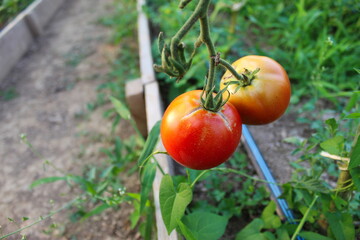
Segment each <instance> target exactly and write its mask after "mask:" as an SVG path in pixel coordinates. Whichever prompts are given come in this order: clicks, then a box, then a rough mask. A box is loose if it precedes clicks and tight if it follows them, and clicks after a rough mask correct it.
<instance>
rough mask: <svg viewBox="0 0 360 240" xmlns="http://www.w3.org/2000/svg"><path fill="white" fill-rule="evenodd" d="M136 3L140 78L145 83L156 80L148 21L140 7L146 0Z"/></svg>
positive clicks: (139, 0)
mask: <svg viewBox="0 0 360 240" xmlns="http://www.w3.org/2000/svg"><path fill="white" fill-rule="evenodd" d="M137 3H138V4H137V9H138V39H139V54H140V71H141V80H142V81H143V84H147V83H151V82H154V81H156V78H155V73H154V69H153V59H152V55H151V39H150V30H149V22H148V19H147V17H146V15H145V13H144V12H143V11H142V8H143V6H145V4H146V2H145V0H138V2H137Z"/></svg>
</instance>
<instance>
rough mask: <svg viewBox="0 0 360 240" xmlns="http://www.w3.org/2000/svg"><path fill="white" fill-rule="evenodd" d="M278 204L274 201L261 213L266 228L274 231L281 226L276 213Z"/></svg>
mask: <svg viewBox="0 0 360 240" xmlns="http://www.w3.org/2000/svg"><path fill="white" fill-rule="evenodd" d="M275 210H276V204H275V202H274V201H271V202H269V204H268V205H267V206H266V207H265V209H264V210H263V212H262V213H261V219H262V220H263V221H264V228H266V229H273V228H278V227H280V226H281V220H280V218H279V216H276V215H275V214H274V213H275Z"/></svg>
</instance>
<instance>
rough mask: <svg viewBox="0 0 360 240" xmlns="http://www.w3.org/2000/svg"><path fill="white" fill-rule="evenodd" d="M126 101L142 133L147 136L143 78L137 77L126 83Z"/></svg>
mask: <svg viewBox="0 0 360 240" xmlns="http://www.w3.org/2000/svg"><path fill="white" fill-rule="evenodd" d="M125 95H126V102H127V105H128V106H129V108H130V112H131V115H132V117H133V119H134V120H135V122H136V126H137V127H138V128H139V130H140V132H141V134H142V135H143V136H144V137H146V136H147V127H146V110H145V98H144V87H143V84H142V81H141V79H140V78H139V79H135V80H131V81H128V82H126V84H125Z"/></svg>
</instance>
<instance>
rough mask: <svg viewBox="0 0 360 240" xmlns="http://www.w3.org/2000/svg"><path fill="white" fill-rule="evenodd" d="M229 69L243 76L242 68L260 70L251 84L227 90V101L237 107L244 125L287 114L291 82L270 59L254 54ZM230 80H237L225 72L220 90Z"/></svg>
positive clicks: (271, 120)
mask: <svg viewBox="0 0 360 240" xmlns="http://www.w3.org/2000/svg"><path fill="white" fill-rule="evenodd" d="M232 66H233V67H234V68H235V70H236V71H237V72H238V73H244V69H248V70H250V71H254V70H255V69H256V68H260V71H259V72H258V73H257V74H256V78H255V79H254V80H252V82H251V84H250V85H248V86H245V87H241V88H240V89H239V90H238V91H237V92H235V90H236V88H237V85H236V84H234V85H229V87H228V90H229V92H230V99H229V102H230V103H232V104H233V105H234V106H235V107H236V109H237V110H238V112H239V114H240V116H241V119H242V121H243V123H244V124H249V125H261V124H268V123H271V122H273V121H275V120H277V119H278V118H280V117H281V116H282V115H283V114H284V112H285V111H286V109H287V107H288V105H289V102H290V96H291V86H290V81H289V77H288V75H287V73H286V71H285V70H284V68H283V67H282V66H281V65H280V64H279V63H278V62H276V61H275V60H273V59H271V58H269V57H265V56H255V55H250V56H245V57H242V58H240V59H238V60H236V61H235V62H234V63H233V64H232ZM229 81H236V78H235V77H234V76H233V75H232V74H231V73H230V72H229V71H226V72H225V74H224V75H223V77H222V79H221V82H220V88H221V89H222V88H224V87H225V83H226V82H229Z"/></svg>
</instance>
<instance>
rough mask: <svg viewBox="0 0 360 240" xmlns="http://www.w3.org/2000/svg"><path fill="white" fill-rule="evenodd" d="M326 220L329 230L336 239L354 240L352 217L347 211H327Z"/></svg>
mask: <svg viewBox="0 0 360 240" xmlns="http://www.w3.org/2000/svg"><path fill="white" fill-rule="evenodd" d="M325 216H326V220H327V221H328V222H329V225H330V230H331V232H332V234H333V235H334V236H335V239H336V240H354V239H355V228H354V224H353V219H352V216H351V214H349V213H340V212H334V213H333V212H327V213H325Z"/></svg>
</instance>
